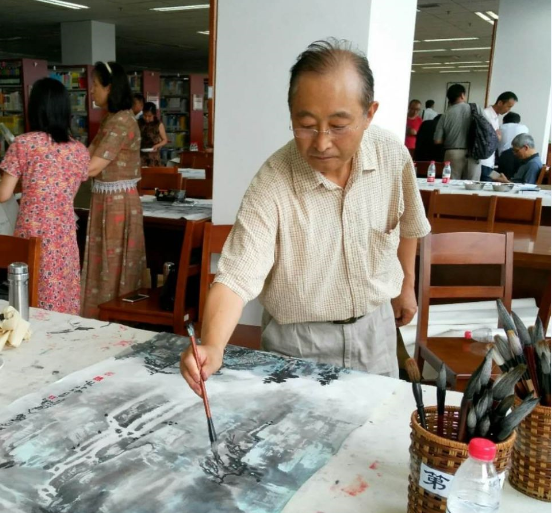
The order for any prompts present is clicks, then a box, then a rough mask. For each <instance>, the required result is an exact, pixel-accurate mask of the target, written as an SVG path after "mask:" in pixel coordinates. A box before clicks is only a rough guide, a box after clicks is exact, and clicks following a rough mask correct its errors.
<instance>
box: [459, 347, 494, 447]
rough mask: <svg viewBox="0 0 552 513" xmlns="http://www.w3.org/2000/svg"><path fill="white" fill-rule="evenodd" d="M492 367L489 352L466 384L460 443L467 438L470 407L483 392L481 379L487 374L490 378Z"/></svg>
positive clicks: (460, 426)
mask: <svg viewBox="0 0 552 513" xmlns="http://www.w3.org/2000/svg"><path fill="white" fill-rule="evenodd" d="M492 365H493V360H492V358H491V352H490V351H488V352H487V354H486V355H485V358H484V359H483V361H482V362H481V364H480V365H479V367H477V369H475V371H474V372H473V374H472V375H471V377H470V379H469V380H468V383H467V384H466V389H465V390H464V395H463V397H462V402H461V403H460V418H459V420H458V441H459V442H463V441H464V440H465V438H466V426H467V417H468V411H469V408H470V406H471V405H472V404H473V400H474V397H475V395H476V394H479V392H480V390H481V381H480V378H481V376H482V375H483V379H485V377H486V376H487V374H488V376H489V378H490V376H491V368H492ZM487 368H488V370H487ZM489 378H487V381H486V382H485V385H486V384H487V382H488V380H489Z"/></svg>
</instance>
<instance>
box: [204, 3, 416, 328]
mask: <svg viewBox="0 0 552 513" xmlns="http://www.w3.org/2000/svg"><path fill="white" fill-rule="evenodd" d="M415 18H416V0H339V1H337V0H299V1H298V0H278V1H275V2H264V1H263V2H260V1H259V0H234V1H232V2H227V1H224V2H218V28H217V70H216V84H215V102H216V109H215V134H214V136H215V137H214V139H215V162H214V175H215V176H214V191H213V192H214V194H213V206H214V208H213V222H214V223H215V224H232V223H234V221H235V216H236V212H237V210H238V207H239V205H240V203H241V200H242V197H243V194H244V192H245V190H246V189H247V186H248V185H249V183H250V181H251V179H252V178H253V176H254V175H255V173H256V172H257V171H258V169H259V167H260V166H261V165H262V163H263V162H264V161H265V160H266V159H267V158H268V157H269V156H270V155H271V154H272V153H274V152H275V151H276V150H277V149H278V148H280V147H281V146H282V145H284V144H285V143H286V142H287V141H289V140H290V139H291V132H290V131H289V110H288V106H287V91H288V83H289V70H290V68H291V66H292V65H293V64H294V63H295V62H296V59H297V57H298V55H299V54H300V53H301V52H302V51H303V50H305V49H306V47H307V46H308V45H309V44H310V43H311V42H313V41H315V40H318V39H324V38H327V37H330V36H333V37H336V38H340V39H348V40H350V41H353V42H354V43H356V44H357V45H358V47H359V48H360V49H361V50H362V51H364V52H365V53H366V54H367V55H368V57H369V59H370V65H371V67H372V70H373V72H374V77H375V84H376V85H375V98H376V100H378V101H380V110H379V111H378V113H377V114H376V117H375V120H374V123H375V124H377V125H380V126H383V127H386V128H389V129H391V130H393V131H395V132H396V133H397V135H399V137H401V138H403V137H404V126H405V121H406V111H407V104H408V90H409V87H410V70H411V62H412V49H413V39H414V27H415V22H416V19H415ZM248 321H250V319H249V320H248V319H245V320H243V319H242V322H248ZM252 323H255V321H253V322H252Z"/></svg>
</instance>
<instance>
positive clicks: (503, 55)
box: [489, 0, 552, 161]
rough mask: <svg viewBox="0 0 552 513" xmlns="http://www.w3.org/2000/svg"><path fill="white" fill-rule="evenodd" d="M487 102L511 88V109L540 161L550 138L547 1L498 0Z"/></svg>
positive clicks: (551, 95) (548, 18)
mask: <svg viewBox="0 0 552 513" xmlns="http://www.w3.org/2000/svg"><path fill="white" fill-rule="evenodd" d="M498 15H499V20H498V26H497V32H496V42H495V51H494V59H493V68H492V76H491V87H490V89H489V103H490V104H493V103H494V102H495V100H496V97H497V96H498V95H499V94H500V93H502V92H504V91H513V92H514V93H516V95H517V97H518V98H519V103H518V104H516V106H515V107H514V108H513V109H512V110H513V111H514V112H517V113H518V114H519V115H520V116H521V122H522V123H523V124H524V125H527V126H528V127H529V133H530V134H531V135H532V136H533V137H534V138H535V143H536V148H537V150H538V151H539V153H540V155H541V158H542V160H543V161H544V159H545V158H546V151H547V147H548V140H549V137H550V121H551V117H550V116H551V109H552V104H551V100H552V94H551V87H550V72H551V66H550V57H551V55H550V0H531V1H530V2H520V1H519V0H500V7H499V11H498Z"/></svg>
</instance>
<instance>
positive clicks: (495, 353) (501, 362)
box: [491, 347, 508, 372]
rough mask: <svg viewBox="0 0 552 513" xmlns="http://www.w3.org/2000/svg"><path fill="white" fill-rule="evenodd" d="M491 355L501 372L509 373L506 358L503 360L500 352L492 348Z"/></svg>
mask: <svg viewBox="0 0 552 513" xmlns="http://www.w3.org/2000/svg"><path fill="white" fill-rule="evenodd" d="M491 355H492V357H493V360H494V362H495V363H496V364H497V365H498V367H499V368H500V370H501V371H502V372H508V366H507V365H506V362H505V361H504V358H502V355H501V354H500V351H499V350H498V349H497V348H496V347H491Z"/></svg>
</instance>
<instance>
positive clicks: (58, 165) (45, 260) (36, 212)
mask: <svg viewBox="0 0 552 513" xmlns="http://www.w3.org/2000/svg"><path fill="white" fill-rule="evenodd" d="M70 123H71V104H70V100H69V94H68V93H67V90H66V89H65V87H64V86H63V84H61V83H60V82H58V81H57V80H53V79H51V78H43V79H41V80H38V81H37V82H35V84H34V85H33V90H32V92H31V97H30V99H29V124H30V128H31V131H30V132H29V133H26V134H23V135H20V136H19V137H16V139H15V141H14V142H13V144H12V145H11V146H10V147H9V149H8V151H7V153H6V156H5V158H4V160H3V162H2V164H0V168H1V169H2V170H3V171H4V174H3V176H2V181H1V182H0V201H7V200H8V199H9V198H10V197H11V196H12V194H13V191H14V189H15V186H16V184H17V182H18V180H19V179H21V187H22V195H21V205H20V209H19V216H18V217H17V222H16V225H15V236H16V237H23V238H29V237H40V238H41V240H42V255H41V257H40V279H39V284H38V306H39V307H40V308H44V309H45V310H55V311H56V312H62V313H71V314H78V313H79V310H80V267H79V250H78V247H77V236H76V224H75V211H74V209H73V199H74V197H75V194H76V193H77V190H78V188H79V186H80V184H81V182H83V181H84V180H86V179H87V178H88V164H89V161H90V158H89V156H88V151H87V150H86V147H85V146H84V145H83V144H81V143H80V142H77V141H75V140H73V139H72V138H71V137H70V132H69V127H70Z"/></svg>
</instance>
